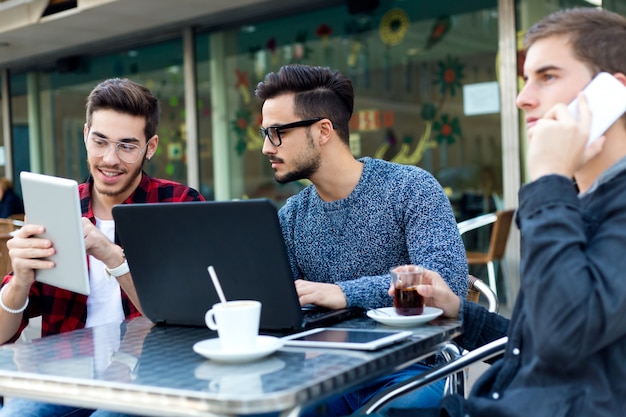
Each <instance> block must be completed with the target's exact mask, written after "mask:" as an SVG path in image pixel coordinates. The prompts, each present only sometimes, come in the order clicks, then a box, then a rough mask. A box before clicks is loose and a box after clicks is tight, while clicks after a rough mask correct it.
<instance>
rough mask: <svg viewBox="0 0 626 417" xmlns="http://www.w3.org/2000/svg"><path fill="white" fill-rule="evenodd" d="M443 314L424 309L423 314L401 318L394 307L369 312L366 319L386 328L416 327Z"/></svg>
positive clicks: (438, 310)
mask: <svg viewBox="0 0 626 417" xmlns="http://www.w3.org/2000/svg"><path fill="white" fill-rule="evenodd" d="M442 314H443V310H442V309H440V308H436V307H424V312H423V313H422V314H420V315H418V316H401V315H399V314H398V313H396V309H395V308H394V307H384V308H377V309H374V310H369V311H368V312H367V317H369V318H371V319H374V320H376V321H377V322H379V323H382V324H386V325H387V326H402V327H407V326H417V325H420V324H424V323H426V322H429V321H431V320H433V319H436V318H437V317H439V316H440V315H442Z"/></svg>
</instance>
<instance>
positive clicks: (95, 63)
mask: <svg viewBox="0 0 626 417" xmlns="http://www.w3.org/2000/svg"><path fill="white" fill-rule="evenodd" d="M182 56H183V53H182V41H181V40H180V39H175V40H170V41H166V42H161V43H158V44H154V45H147V46H143V47H141V48H136V49H130V50H124V51H120V52H117V53H112V54H107V55H101V56H88V55H81V56H77V57H71V58H67V59H62V60H59V61H57V63H56V66H55V68H54V70H41V71H37V72H30V73H28V74H27V76H26V78H27V79H28V80H29V82H28V83H27V85H28V87H27V88H26V89H24V88H18V89H16V91H15V93H14V94H13V102H14V107H13V111H14V121H13V125H14V131H15V130H16V129H20V126H22V119H24V120H23V121H24V122H25V121H26V118H27V117H30V116H28V115H27V114H26V111H25V110H26V108H27V106H26V105H22V104H20V103H22V102H23V101H29V102H30V103H32V102H33V98H36V104H35V105H30V107H28V108H29V109H30V111H32V110H33V109H36V111H38V112H39V115H38V117H37V119H38V122H37V123H30V124H25V125H24V126H28V127H30V128H31V129H32V128H36V129H37V130H38V132H36V133H37V135H35V134H34V133H35V132H31V133H30V134H29V133H28V132H26V133H25V135H26V136H27V141H28V136H31V138H30V140H31V141H33V140H35V141H38V145H37V148H38V149H37V153H36V154H34V153H32V152H31V153H30V158H31V160H32V159H33V158H34V159H35V160H37V158H40V161H37V165H40V166H37V167H33V168H34V169H36V170H38V171H41V172H45V173H51V174H54V175H59V176H62V177H67V178H74V179H76V180H78V181H84V180H85V179H86V178H87V176H88V169H87V164H86V162H85V160H86V157H87V155H86V152H85V148H84V145H83V127H84V123H85V102H86V98H87V96H88V95H89V92H90V91H91V90H92V89H93V87H95V85H96V84H98V83H99V82H101V81H103V80H105V79H107V78H111V77H120V78H129V79H131V80H133V81H136V82H138V83H141V84H143V85H145V86H146V87H148V88H149V89H150V90H151V91H152V93H153V94H155V95H156V96H157V97H158V98H159V100H160V102H161V108H162V116H161V123H160V125H159V129H158V135H159V149H158V151H157V153H156V155H155V156H154V157H153V158H152V160H151V161H150V162H149V163H146V164H145V165H144V169H145V170H146V171H147V172H148V173H149V174H150V175H153V176H157V177H161V178H168V179H172V180H174V181H179V182H183V183H184V182H186V181H187V164H186V158H185V155H186V152H185V150H186V143H185V142H186V133H185V128H184V126H185V112H184V102H185V100H184V82H183V70H182V64H183V59H182ZM12 80H19V77H13V78H12ZM20 109H24V112H22V111H21V110H20ZM18 133H19V132H18ZM14 135H15V132H14ZM33 137H35V138H36V137H39V139H33ZM14 140H15V141H16V143H15V144H14V152H16V154H17V153H18V152H20V149H22V148H23V146H24V143H22V142H21V141H20V140H21V139H20V136H19V135H18V136H16V137H15V139H14ZM26 155H29V153H28V152H27V153H26ZM16 167H20V165H19V164H17V165H16ZM21 168H22V169H27V167H25V166H24V165H23V164H22V165H21Z"/></svg>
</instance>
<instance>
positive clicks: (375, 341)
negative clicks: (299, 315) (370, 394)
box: [282, 327, 413, 350]
mask: <svg viewBox="0 0 626 417" xmlns="http://www.w3.org/2000/svg"><path fill="white" fill-rule="evenodd" d="M412 335H413V332H411V331H408V330H372V329H353V328H348V329H341V328H328V327H324V328H318V329H312V330H306V331H304V332H300V333H296V334H292V335H290V336H285V337H283V338H282V340H283V341H284V343H285V346H299V347H326V348H342V349H358V350H376V349H380V348H381V347H383V346H387V345H390V344H392V343H396V342H399V341H401V340H404V339H406V338H408V337H410V336H412Z"/></svg>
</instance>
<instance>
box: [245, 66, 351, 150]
mask: <svg viewBox="0 0 626 417" xmlns="http://www.w3.org/2000/svg"><path fill="white" fill-rule="evenodd" d="M290 93H292V94H294V95H295V98H294V113H295V114H296V115H297V116H299V117H302V118H303V119H309V118H314V117H324V118H328V119H330V120H331V121H332V122H333V124H334V126H335V130H336V131H337V134H338V135H339V137H340V138H341V140H342V141H343V142H344V143H345V144H346V145H348V144H349V142H350V131H349V127H348V124H349V122H350V118H351V117H352V111H353V110H354V90H353V89H352V82H351V81H350V79H348V77H346V76H345V75H343V74H342V73H340V72H339V71H333V70H331V69H330V68H327V67H314V66H308V65H285V66H283V67H281V68H280V70H279V71H278V72H270V73H269V74H267V75H266V76H265V79H264V80H263V81H261V82H260V83H259V84H258V85H257V88H256V91H255V94H256V96H257V97H258V98H259V99H260V100H261V102H263V103H264V102H265V100H268V99H271V98H275V97H278V96H281V95H283V94H290Z"/></svg>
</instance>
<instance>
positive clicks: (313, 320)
mask: <svg viewBox="0 0 626 417" xmlns="http://www.w3.org/2000/svg"><path fill="white" fill-rule="evenodd" d="M364 312H365V310H363V309H362V308H359V307H350V308H342V309H339V310H331V309H328V308H324V307H317V306H306V307H302V317H303V324H302V327H304V328H305V329H310V328H315V327H323V326H330V325H333V324H336V323H340V322H342V321H344V320H348V319H351V318H355V317H361V316H362V315H363V313H364Z"/></svg>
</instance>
